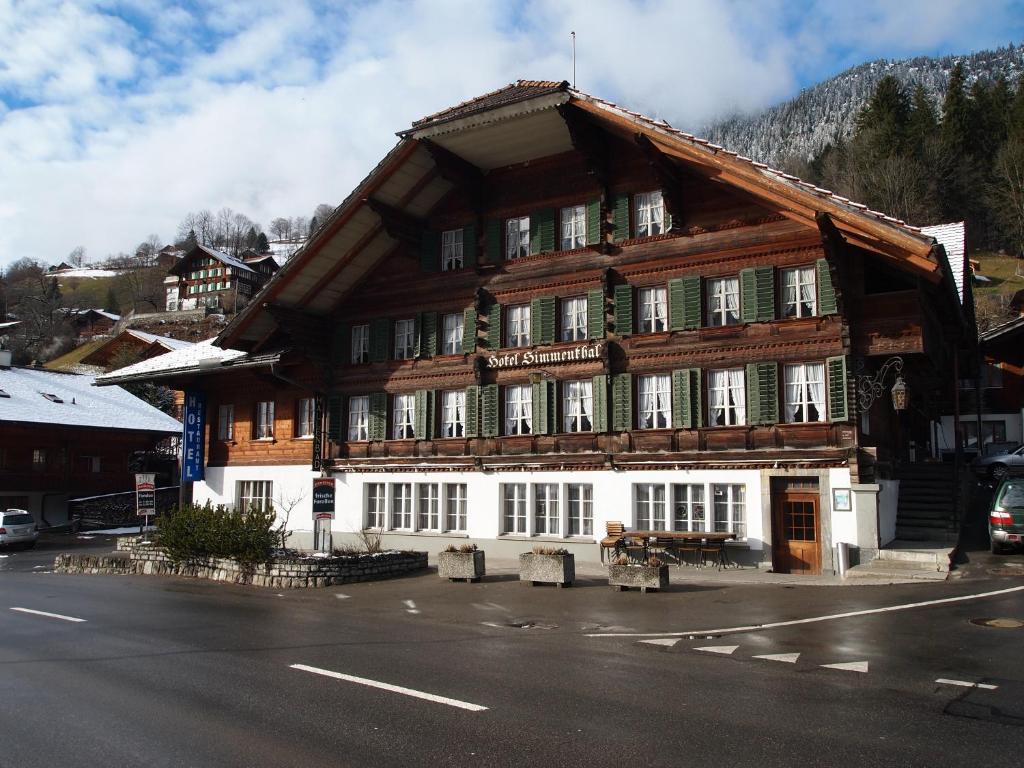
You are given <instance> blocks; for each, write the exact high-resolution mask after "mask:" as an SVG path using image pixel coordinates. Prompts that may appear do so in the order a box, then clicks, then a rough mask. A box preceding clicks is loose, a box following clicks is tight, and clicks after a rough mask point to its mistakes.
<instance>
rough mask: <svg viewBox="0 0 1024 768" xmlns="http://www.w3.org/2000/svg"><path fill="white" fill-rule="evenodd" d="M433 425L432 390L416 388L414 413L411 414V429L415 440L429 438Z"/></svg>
mask: <svg viewBox="0 0 1024 768" xmlns="http://www.w3.org/2000/svg"><path fill="white" fill-rule="evenodd" d="M433 425H434V391H433V390H428V389H417V390H416V413H415V414H413V430H414V431H415V433H416V435H415V436H416V439H417V440H430V439H431V438H432V437H433V429H432V427H433Z"/></svg>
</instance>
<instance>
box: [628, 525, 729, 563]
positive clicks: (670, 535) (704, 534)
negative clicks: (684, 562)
mask: <svg viewBox="0 0 1024 768" xmlns="http://www.w3.org/2000/svg"><path fill="white" fill-rule="evenodd" d="M735 538H736V534H735V533H723V532H717V531H715V532H709V531H625V532H623V534H622V538H621V539H620V540H619V541H620V543H619V545H617V546H616V548H615V551H616V552H618V551H619V550H620V549H624V548H625V547H626V546H627V543H626V540H627V539H633V540H635V541H637V542H639V543H640V544H641V545H642V546H643V548H644V555H643V559H644V561H645V562H646V560H647V557H648V555H649V553H650V548H651V540H652V539H653V540H656V541H659V542H660V541H667V542H671V543H676V542H698V543H704V542H707V543H709V544H711V543H715V544H718V549H719V552H720V553H721V558H722V565H723V566H724V565H725V564H727V563H728V562H729V554H728V552H727V551H726V548H725V542H727V541H732V540H734V539H735Z"/></svg>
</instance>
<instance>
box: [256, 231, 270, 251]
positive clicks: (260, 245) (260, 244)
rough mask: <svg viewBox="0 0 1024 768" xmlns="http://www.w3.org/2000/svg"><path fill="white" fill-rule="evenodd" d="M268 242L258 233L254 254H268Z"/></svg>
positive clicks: (264, 236) (261, 233)
mask: <svg viewBox="0 0 1024 768" xmlns="http://www.w3.org/2000/svg"><path fill="white" fill-rule="evenodd" d="M269 252H270V242H269V241H268V240H267V236H266V235H265V234H264V233H263V232H260V233H259V234H258V235H256V253H269Z"/></svg>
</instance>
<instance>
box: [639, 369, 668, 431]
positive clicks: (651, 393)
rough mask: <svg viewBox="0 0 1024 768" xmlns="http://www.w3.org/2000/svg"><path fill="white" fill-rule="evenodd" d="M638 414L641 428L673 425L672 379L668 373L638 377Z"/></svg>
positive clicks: (663, 427)
mask: <svg viewBox="0 0 1024 768" xmlns="http://www.w3.org/2000/svg"><path fill="white" fill-rule="evenodd" d="M637 416H638V421H637V425H638V427H639V428H640V429H667V428H668V427H671V426H672V381H671V377H670V376H669V375H668V374H658V375H655V376H640V377H639V378H638V379H637Z"/></svg>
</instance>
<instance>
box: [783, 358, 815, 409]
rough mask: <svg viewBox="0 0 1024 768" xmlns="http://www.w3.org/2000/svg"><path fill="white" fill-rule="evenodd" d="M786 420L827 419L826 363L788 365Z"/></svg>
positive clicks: (786, 374)
mask: <svg viewBox="0 0 1024 768" xmlns="http://www.w3.org/2000/svg"><path fill="white" fill-rule="evenodd" d="M785 377H786V422H787V423H793V422H797V421H824V420H825V364H824V363H799V364H797V365H787V366H786V369H785Z"/></svg>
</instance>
